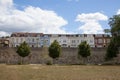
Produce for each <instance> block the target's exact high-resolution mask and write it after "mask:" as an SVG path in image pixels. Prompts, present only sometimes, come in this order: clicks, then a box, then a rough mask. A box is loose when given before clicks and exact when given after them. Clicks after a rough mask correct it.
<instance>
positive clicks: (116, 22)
mask: <svg viewBox="0 0 120 80" xmlns="http://www.w3.org/2000/svg"><path fill="white" fill-rule="evenodd" d="M109 25H110V27H111V33H112V34H115V33H120V14H119V15H114V16H113V17H112V18H110V19H109Z"/></svg>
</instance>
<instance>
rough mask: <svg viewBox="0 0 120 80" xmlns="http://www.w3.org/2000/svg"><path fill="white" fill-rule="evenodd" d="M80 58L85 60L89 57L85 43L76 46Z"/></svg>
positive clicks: (87, 46)
mask: <svg viewBox="0 0 120 80" xmlns="http://www.w3.org/2000/svg"><path fill="white" fill-rule="evenodd" d="M79 55H80V56H82V57H83V58H87V57H88V56H90V55H91V52H90V46H89V44H87V42H86V41H84V42H81V44H79V45H78V56H79Z"/></svg>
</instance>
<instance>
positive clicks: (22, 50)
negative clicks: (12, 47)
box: [16, 42, 30, 64]
mask: <svg viewBox="0 0 120 80" xmlns="http://www.w3.org/2000/svg"><path fill="white" fill-rule="evenodd" d="M16 52H17V53H18V55H19V56H21V57H22V58H24V57H26V56H28V55H29V54H30V47H29V46H28V44H27V43H26V42H23V43H22V44H20V46H18V47H17V51H16ZM22 63H23V60H22V59H21V64H22Z"/></svg>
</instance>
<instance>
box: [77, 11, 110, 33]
mask: <svg viewBox="0 0 120 80" xmlns="http://www.w3.org/2000/svg"><path fill="white" fill-rule="evenodd" d="M106 20H108V17H107V16H105V15H104V14H102V13H100V12H96V13H88V14H85V13H82V14H79V15H78V16H77V17H76V21H79V22H82V23H84V24H83V25H82V26H80V27H79V30H82V31H83V33H85V34H96V33H103V28H102V26H101V25H100V23H99V21H106Z"/></svg>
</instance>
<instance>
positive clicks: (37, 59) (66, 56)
mask: <svg viewBox="0 0 120 80" xmlns="http://www.w3.org/2000/svg"><path fill="white" fill-rule="evenodd" d="M91 53H92V54H91V56H89V57H88V58H87V59H84V58H82V57H80V56H79V57H78V54H77V48H62V52H61V55H60V57H59V58H58V59H55V60H52V59H51V58H50V57H49V56H48V49H47V48H32V49H31V53H30V55H29V56H27V57H25V58H24V59H23V60H24V62H25V63H31V64H39V63H40V64H45V63H47V62H48V61H53V63H55V64H79V63H83V62H84V63H89V64H101V63H104V62H105V61H104V56H105V53H106V48H92V49H91ZM20 60H21V57H19V56H18V54H17V53H16V49H15V48H0V63H7V64H17V63H19V62H20ZM114 62H117V63H120V55H119V56H118V57H117V58H115V59H114Z"/></svg>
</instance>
